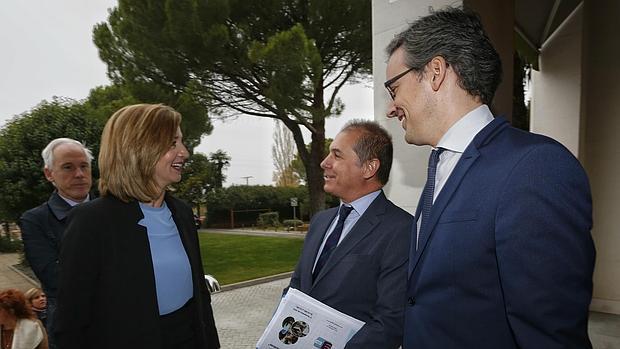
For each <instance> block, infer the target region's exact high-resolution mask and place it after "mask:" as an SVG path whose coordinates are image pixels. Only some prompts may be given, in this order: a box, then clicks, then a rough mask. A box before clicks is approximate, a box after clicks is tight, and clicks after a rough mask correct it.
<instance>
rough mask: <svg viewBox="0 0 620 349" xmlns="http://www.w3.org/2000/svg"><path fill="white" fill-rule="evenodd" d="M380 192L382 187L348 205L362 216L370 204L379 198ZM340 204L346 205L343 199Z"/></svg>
mask: <svg viewBox="0 0 620 349" xmlns="http://www.w3.org/2000/svg"><path fill="white" fill-rule="evenodd" d="M380 193H381V189H379V190H377V191H373V192H372V193H368V194H366V195H364V196H362V197H361V198H359V199H357V200H354V201H351V202H350V203H348V204H346V205H349V206H352V207H353V211H355V212H356V213H357V214H358V215H359V216H361V215H363V214H364V212H366V210H367V209H368V206H370V204H372V202H373V201H375V199H376V198H377V196H379V194H380ZM340 204H341V205H345V203H344V202H343V201H342V200H340Z"/></svg>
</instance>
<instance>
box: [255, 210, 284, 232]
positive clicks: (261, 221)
mask: <svg viewBox="0 0 620 349" xmlns="http://www.w3.org/2000/svg"><path fill="white" fill-rule="evenodd" d="M256 225H258V227H259V228H268V227H276V228H277V227H279V226H280V214H279V213H278V212H265V213H261V214H259V215H258V219H257V220H256Z"/></svg>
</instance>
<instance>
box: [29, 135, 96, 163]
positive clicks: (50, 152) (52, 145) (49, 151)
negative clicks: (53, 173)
mask: <svg viewBox="0 0 620 349" xmlns="http://www.w3.org/2000/svg"><path fill="white" fill-rule="evenodd" d="M63 144H75V145H77V146H79V147H80V148H82V150H83V151H84V155H86V158H87V159H88V162H89V163H90V162H92V161H93V154H92V153H91V152H90V149H88V148H86V147H85V146H84V144H82V143H80V142H78V141H76V140H75V139H71V138H56V139H54V140H53V141H51V142H49V143H48V144H47V146H46V147H45V148H44V149H43V151H41V157H42V158H43V166H44V168H48V169H51V168H52V166H53V165H54V149H56V147H57V146H59V145H63Z"/></svg>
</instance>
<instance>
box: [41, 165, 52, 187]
mask: <svg viewBox="0 0 620 349" xmlns="http://www.w3.org/2000/svg"><path fill="white" fill-rule="evenodd" d="M43 174H45V178H46V179H47V180H48V181H50V182H52V184H53V183H54V177H52V171H51V170H50V169H49V168H47V167H45V168H43Z"/></svg>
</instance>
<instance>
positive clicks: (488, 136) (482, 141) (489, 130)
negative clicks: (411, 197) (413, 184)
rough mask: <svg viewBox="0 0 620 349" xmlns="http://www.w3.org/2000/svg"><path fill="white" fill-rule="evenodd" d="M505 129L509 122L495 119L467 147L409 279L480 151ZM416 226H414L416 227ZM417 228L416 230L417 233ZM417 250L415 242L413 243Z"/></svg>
mask: <svg viewBox="0 0 620 349" xmlns="http://www.w3.org/2000/svg"><path fill="white" fill-rule="evenodd" d="M505 127H508V122H507V121H506V120H505V119H503V118H501V117H498V118H495V119H494V120H493V121H492V122H491V123H489V124H488V125H487V126H485V128H483V129H482V130H481V131H480V132H479V133H478V134H477V135H476V137H474V139H473V140H472V142H471V143H470V144H469V146H467V148H466V149H465V152H463V155H462V156H461V159H460V160H459V162H458V163H457V164H456V166H455V167H454V170H453V171H452V173H451V174H450V177H449V178H448V180H447V181H446V184H445V185H444V187H443V189H441V192H440V193H439V195H438V196H437V199H436V200H435V202H434V203H433V207H432V209H431V215H430V217H429V222H428V224H426V225H425V227H424V231H423V232H422V233H423V234H421V239H420V241H419V242H418V250H417V251H416V253H415V254H414V255H413V258H412V260H411V261H410V263H409V266H410V268H409V277H411V273H412V272H413V271H414V270H415V268H416V266H417V264H418V262H419V261H420V256H422V254H423V253H424V249H425V248H426V246H427V244H428V241H429V240H430V238H431V236H432V234H433V232H434V230H435V226H436V225H437V221H438V220H439V217H441V214H442V212H443V211H444V209H445V208H446V206H447V205H448V203H449V202H450V199H451V198H452V196H453V195H454V192H455V191H456V189H457V188H458V187H459V185H460V184H461V182H462V180H463V178H464V177H465V175H466V174H467V172H468V171H469V169H470V168H471V166H472V165H473V164H474V163H475V162H476V160H477V159H478V157H479V156H480V152H479V149H480V148H481V147H482V146H484V145H486V144H487V143H488V142H490V141H491V140H492V139H493V137H494V136H495V135H496V134H497V133H498V132H500V131H501V130H503V129H504V128H505ZM420 205H421V203H418V209H416V219H417V217H418V216H419V208H420ZM415 225H416V224H414V226H415ZM415 229H416V228H414V231H415ZM412 239H415V236H412ZM412 246H414V250H415V242H414V243H413V245H412Z"/></svg>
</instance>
